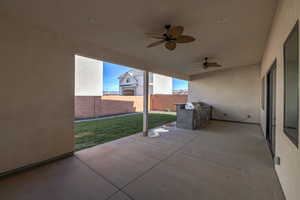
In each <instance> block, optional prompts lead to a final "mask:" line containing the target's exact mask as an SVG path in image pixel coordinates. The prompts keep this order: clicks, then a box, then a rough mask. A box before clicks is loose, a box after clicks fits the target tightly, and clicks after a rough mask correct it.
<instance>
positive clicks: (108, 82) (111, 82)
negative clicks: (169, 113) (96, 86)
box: [103, 62, 188, 91]
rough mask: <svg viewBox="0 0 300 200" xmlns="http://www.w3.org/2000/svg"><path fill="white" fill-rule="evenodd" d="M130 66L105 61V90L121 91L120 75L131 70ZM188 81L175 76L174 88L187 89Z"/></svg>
mask: <svg viewBox="0 0 300 200" xmlns="http://www.w3.org/2000/svg"><path fill="white" fill-rule="evenodd" d="M130 69H132V68H130V67H125V66H122V65H117V64H112V63H108V62H103V75H104V76H103V84H104V85H103V90H104V91H119V79H118V77H119V76H120V75H121V74H123V73H125V72H127V71H129V70H130ZM187 88H188V82H187V81H184V80H180V79H176V78H173V90H180V89H187Z"/></svg>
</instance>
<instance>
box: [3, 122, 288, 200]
mask: <svg viewBox="0 0 300 200" xmlns="http://www.w3.org/2000/svg"><path fill="white" fill-rule="evenodd" d="M165 128H166V129H168V130H169V132H168V133H162V134H161V137H157V138H144V137H142V136H140V135H133V136H129V137H126V138H122V139H119V140H116V141H113V142H110V143H106V144H102V145H98V146H95V147H93V148H89V149H86V150H82V151H79V152H77V153H75V155H74V156H72V157H70V158H67V159H63V160H60V161H57V162H53V163H51V164H48V165H45V166H42V167H39V168H35V169H32V170H28V171H26V172H22V173H19V174H16V175H13V176H9V177H5V178H2V179H0V199H3V200H15V199H17V200H19V199H20V200H34V199H43V200H48V199H49V200H53V199H55V200H58V199H59V200H60V199H64V200H67V199H72V200H78V199H82V200H83V199H84V200H87V199H88V200H101V199H110V200H130V199H139V200H150V199H153V200H158V199H159V200H161V199H168V200H171V199H172V200H177V199H178V200H189V199H191V200H195V199H201V200H215V199H216V200H258V199H259V200H283V199H284V195H283V193H282V190H281V187H280V184H279V182H278V180H277V177H276V174H275V171H274V169H273V167H272V166H273V163H272V158H271V155H270V153H269V150H268V147H267V145H266V142H265V140H264V138H263V135H262V133H261V130H260V127H259V126H257V125H249V124H238V123H229V122H218V121H212V122H211V124H210V126H209V127H208V128H206V129H204V130H200V131H188V130H182V129H177V128H175V127H174V126H168V127H166V126H165Z"/></svg>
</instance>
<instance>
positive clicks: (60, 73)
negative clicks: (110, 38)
mask: <svg viewBox="0 0 300 200" xmlns="http://www.w3.org/2000/svg"><path fill="white" fill-rule="evenodd" d="M0 24H1V31H0V65H1V67H0V85H1V92H0V110H1V111H0V130H1V139H0V160H1V161H0V173H2V172H6V171H9V170H13V169H16V168H19V167H22V166H26V165H29V164H32V163H36V162H40V161H44V160H47V159H50V158H53V157H56V156H59V155H62V154H65V153H68V152H72V151H73V146H74V144H73V143H74V142H73V116H74V114H73V112H74V111H73V110H74V108H73V105H74V103H73V101H74V54H73V53H72V52H71V51H70V49H68V47H67V46H68V45H67V44H66V43H65V42H64V39H63V38H62V37H60V36H58V35H55V34H52V33H49V32H47V31H46V30H42V29H36V28H30V30H29V29H28V25H27V26H25V25H24V26H23V25H22V24H16V21H11V20H9V19H6V18H5V17H2V16H1V17H0Z"/></svg>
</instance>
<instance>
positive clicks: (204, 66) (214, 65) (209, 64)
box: [202, 57, 222, 69]
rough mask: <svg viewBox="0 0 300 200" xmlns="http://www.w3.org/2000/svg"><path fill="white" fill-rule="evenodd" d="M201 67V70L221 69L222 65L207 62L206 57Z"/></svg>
mask: <svg viewBox="0 0 300 200" xmlns="http://www.w3.org/2000/svg"><path fill="white" fill-rule="evenodd" d="M202 65H203V69H207V68H209V67H222V65H220V64H219V63H217V62H208V57H205V58H204V60H203V63H202Z"/></svg>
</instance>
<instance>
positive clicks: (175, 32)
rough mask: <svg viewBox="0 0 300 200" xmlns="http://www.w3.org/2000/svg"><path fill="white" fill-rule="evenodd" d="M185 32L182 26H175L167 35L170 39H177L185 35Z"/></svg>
mask: <svg viewBox="0 0 300 200" xmlns="http://www.w3.org/2000/svg"><path fill="white" fill-rule="evenodd" d="M183 30H184V28H183V27H182V26H174V27H171V28H170V29H169V30H168V32H167V34H168V36H170V37H173V38H177V37H179V36H180V35H181V34H182V33H183Z"/></svg>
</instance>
